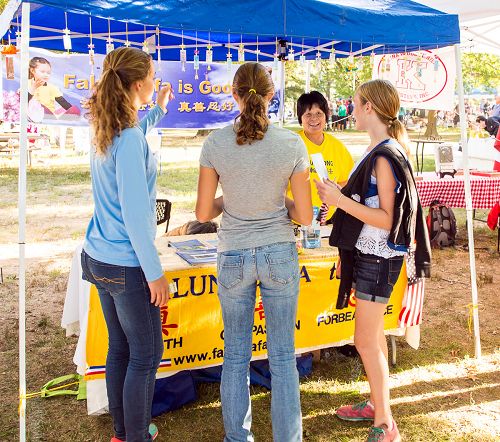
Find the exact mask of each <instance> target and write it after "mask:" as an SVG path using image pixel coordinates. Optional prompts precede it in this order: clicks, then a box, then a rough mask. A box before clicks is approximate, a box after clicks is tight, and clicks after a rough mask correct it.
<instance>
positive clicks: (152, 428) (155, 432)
mask: <svg viewBox="0 0 500 442" xmlns="http://www.w3.org/2000/svg"><path fill="white" fill-rule="evenodd" d="M394 425H396V424H394ZM149 434H150V435H151V439H152V440H155V439H156V438H157V437H158V427H157V426H156V425H155V424H149Z"/></svg>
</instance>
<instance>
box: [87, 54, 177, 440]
mask: <svg viewBox="0 0 500 442" xmlns="http://www.w3.org/2000/svg"><path fill="white" fill-rule="evenodd" d="M154 76H155V70H154V64H153V60H152V59H151V56H150V55H148V54H146V53H145V52H144V51H141V50H139V49H135V48H129V47H121V48H118V49H115V50H114V51H112V52H110V53H109V54H108V55H106V57H105V59H104V63H103V72H102V75H101V78H100V79H99V82H98V83H97V84H96V86H95V88H94V91H93V93H92V96H91V98H90V99H89V101H88V106H89V118H90V123H91V126H92V129H93V133H94V139H93V149H91V160H90V170H91V177H92V193H93V197H94V204H95V208H94V214H93V216H92V219H91V220H90V223H89V226H88V228H87V233H86V235H85V242H84V244H83V251H82V256H81V262H82V270H83V277H84V279H86V280H87V281H89V282H90V283H92V284H94V285H95V286H96V288H97V291H98V293H99V298H100V301H101V307H102V311H103V313H104V319H105V320H106V325H107V328H108V336H109V339H108V355H107V359H106V390H107V394H108V400H109V412H110V414H111V416H112V418H113V428H114V433H115V435H114V437H113V438H112V439H111V442H121V441H125V440H126V441H127V442H143V441H151V440H153V439H154V438H155V437H156V435H157V434H158V430H157V428H156V426H155V425H154V424H151V423H150V422H151V405H152V401H153V392H154V384H155V375H156V370H157V368H158V365H159V363H160V360H161V357H162V354H163V337H162V331H161V320H160V306H163V305H165V304H166V303H167V301H168V298H169V284H168V281H167V279H166V278H165V276H164V274H163V269H162V266H161V264H160V259H159V257H158V252H157V250H156V247H155V245H154V240H155V236H156V212H155V209H156V169H157V165H156V160H155V158H154V156H153V153H152V152H151V150H150V148H149V146H148V143H147V141H146V136H145V134H146V133H147V131H148V129H150V128H151V127H153V126H154V125H155V124H156V123H158V122H159V121H160V120H161V119H162V118H163V116H164V115H165V113H166V106H167V103H168V100H169V98H172V95H171V90H170V85H166V86H164V87H162V88H161V89H160V90H159V92H158V95H157V105H156V106H155V107H154V108H153V109H152V110H151V111H150V112H149V113H148V114H147V116H146V117H145V118H144V119H143V120H142V121H141V122H140V123H139V122H138V121H137V111H138V109H139V108H140V107H141V106H142V105H144V104H148V103H150V102H151V99H152V97H153V93H154ZM91 439H92V438H91Z"/></svg>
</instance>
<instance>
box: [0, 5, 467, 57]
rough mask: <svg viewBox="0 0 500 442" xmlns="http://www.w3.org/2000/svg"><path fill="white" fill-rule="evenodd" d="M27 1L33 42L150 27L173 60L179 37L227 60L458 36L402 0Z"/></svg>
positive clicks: (127, 33) (404, 46) (438, 41)
mask: <svg viewBox="0 0 500 442" xmlns="http://www.w3.org/2000/svg"><path fill="white" fill-rule="evenodd" d="M11 3H14V4H20V3H22V2H21V1H19V0H17V1H14V2H11ZM30 9H31V12H30V21H31V27H30V46H32V47H38V48H45V49H53V50H61V51H62V50H64V45H63V36H64V35H65V32H64V29H69V33H70V35H71V40H72V50H73V51H75V52H87V51H88V50H89V48H88V44H89V36H91V35H92V44H93V45H94V50H95V51H96V52H97V53H106V42H107V40H112V41H113V42H114V43H115V45H122V44H125V42H126V41H128V42H129V43H130V44H131V45H135V46H138V47H141V46H142V44H143V42H144V40H145V39H146V38H147V37H150V36H152V35H156V36H157V38H156V45H157V46H159V48H160V49H159V50H160V57H161V59H162V60H178V59H179V47H180V46H181V44H184V46H185V48H186V51H187V59H188V61H189V60H192V59H193V55H194V50H195V46H198V48H203V47H206V46H207V45H211V46H212V50H213V60H214V61H215V60H219V61H222V60H226V57H227V53H228V49H229V51H232V52H233V59H236V51H237V50H238V48H239V45H240V44H243V45H244V50H245V59H246V60H247V61H249V60H256V59H257V57H259V59H260V60H262V61H264V60H266V59H267V60H269V59H272V58H273V54H274V53H275V52H276V50H277V49H278V52H277V53H278V54H280V55H285V54H287V53H288V52H289V51H290V49H291V48H293V51H294V52H295V53H296V54H297V55H298V54H299V53H300V52H302V51H303V52H304V55H305V57H306V58H308V59H311V58H315V57H316V56H317V53H318V52H320V53H321V56H322V57H323V58H327V57H329V54H330V52H331V49H332V46H333V47H334V48H335V52H336V56H339V57H346V56H348V55H349V54H350V53H352V54H353V55H354V56H356V55H359V54H362V53H370V52H371V51H372V50H373V51H374V52H375V53H382V52H384V53H387V52H403V51H405V50H408V51H410V50H416V49H419V48H421V49H431V48H436V47H442V46H449V45H452V44H455V43H457V42H458V41H459V40H460V32H459V27H458V17H457V16H456V15H450V14H445V13H442V12H440V11H437V10H435V9H431V8H428V7H426V6H423V5H420V4H418V3H415V2H412V1H409V0H399V1H396V0H356V1H354V2H353V1H348V0H305V1H304V0H302V1H297V0H294V1H283V0H256V1H248V2H234V1H233V0H222V1H217V2H206V1H203V0H192V1H189V2H187V1H183V0H180V1H179V0H169V1H157V0H156V1H155V0H144V1H141V2H136V1H135V2H134V1H132V0H114V1H107V2H103V1H100V0H89V1H86V2H81V1H77V0H71V1H64V2H60V1H54V0H48V1H35V2H33V3H32V5H31V8H30ZM10 18H11V20H9V17H5V18H4V20H3V22H2V23H0V26H3V28H1V27H0V34H1V35H5V34H7V35H6V36H8V33H9V25H12V26H10V34H11V40H13V41H15V40H16V35H15V31H16V30H18V29H17V27H19V26H20V23H21V21H22V20H21V19H22V17H21V14H20V11H18V12H15V13H14V16H13V17H12V12H11V17H10ZM280 42H281V43H280ZM280 44H281V46H282V47H285V44H286V52H283V49H282V50H281V51H280V47H279V46H280ZM277 45H278V48H277V47H276V46H277ZM257 50H258V51H259V53H258V54H257V53H256V52H257ZM201 55H202V56H201V57H200V60H201V61H203V59H204V57H203V54H201ZM155 56H157V53H155Z"/></svg>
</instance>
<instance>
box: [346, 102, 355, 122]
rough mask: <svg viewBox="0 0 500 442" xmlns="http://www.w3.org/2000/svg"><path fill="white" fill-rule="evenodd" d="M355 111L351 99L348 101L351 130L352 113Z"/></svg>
mask: <svg viewBox="0 0 500 442" xmlns="http://www.w3.org/2000/svg"><path fill="white" fill-rule="evenodd" d="M353 111H354V104H353V103H352V100H351V98H349V100H347V116H348V117H349V129H350V128H351V127H352V112H353Z"/></svg>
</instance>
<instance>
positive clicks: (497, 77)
mask: <svg viewBox="0 0 500 442" xmlns="http://www.w3.org/2000/svg"><path fill="white" fill-rule="evenodd" d="M462 71H463V79H464V91H465V93H466V94H469V93H471V92H472V90H473V89H474V88H480V87H482V88H483V89H484V91H485V92H486V93H488V92H489V93H494V90H495V89H500V57H499V56H497V55H492V54H469V53H464V54H462Z"/></svg>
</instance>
